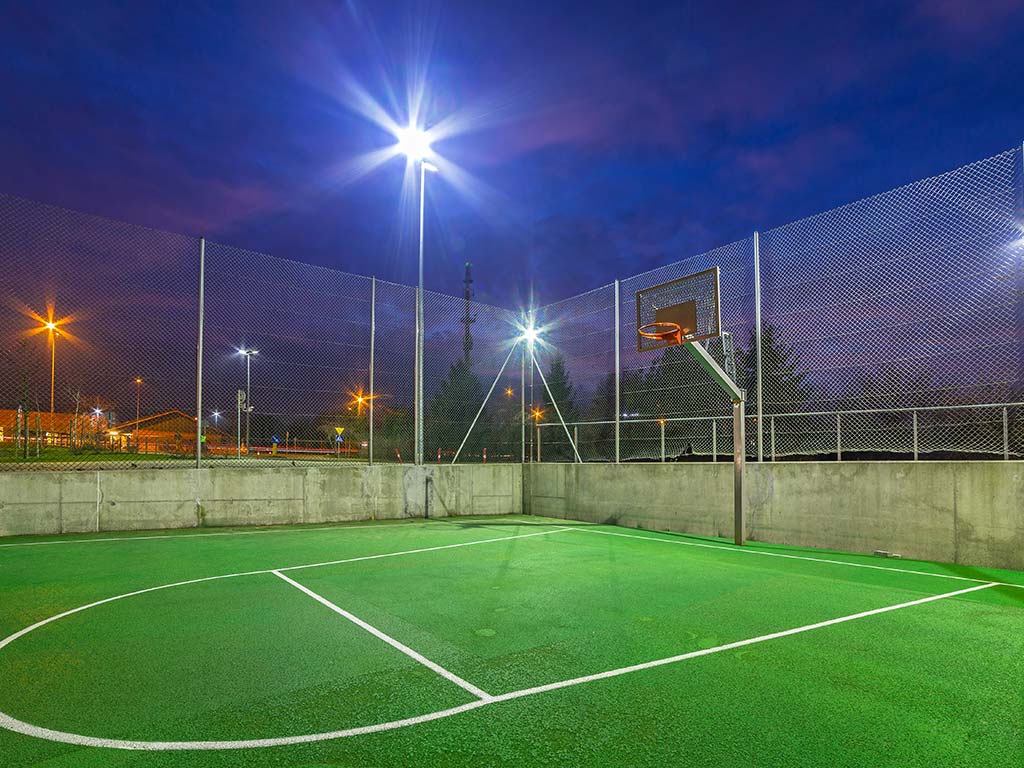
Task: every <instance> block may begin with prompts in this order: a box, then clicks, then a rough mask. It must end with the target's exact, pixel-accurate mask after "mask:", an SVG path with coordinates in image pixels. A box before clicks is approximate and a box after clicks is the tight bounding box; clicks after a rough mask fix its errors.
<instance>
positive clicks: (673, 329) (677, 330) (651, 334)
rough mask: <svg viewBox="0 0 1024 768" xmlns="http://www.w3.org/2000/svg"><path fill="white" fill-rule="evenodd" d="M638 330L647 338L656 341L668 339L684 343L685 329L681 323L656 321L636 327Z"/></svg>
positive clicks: (672, 342)
mask: <svg viewBox="0 0 1024 768" xmlns="http://www.w3.org/2000/svg"><path fill="white" fill-rule="evenodd" d="M636 332H637V333H638V334H640V335H641V336H643V337H644V338H645V339H654V340H655V341H667V342H669V343H671V344H682V343H683V329H682V328H681V327H680V325H679V323H670V322H655V323H647V324H646V325H642V326H640V327H639V328H637V329H636Z"/></svg>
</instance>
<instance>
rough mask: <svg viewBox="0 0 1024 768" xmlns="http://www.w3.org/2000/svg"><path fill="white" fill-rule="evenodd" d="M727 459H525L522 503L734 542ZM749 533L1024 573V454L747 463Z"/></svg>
mask: <svg viewBox="0 0 1024 768" xmlns="http://www.w3.org/2000/svg"><path fill="white" fill-rule="evenodd" d="M732 473H733V468H732V464H731V463H728V462H723V463H720V464H714V463H706V462H703V463H696V462H694V463H675V464H672V463H669V464H618V465H616V464H556V463H550V464H546V463H542V464H531V465H529V470H528V472H527V477H526V482H525V484H524V487H525V488H526V492H525V502H526V508H525V511H526V512H528V513H531V514H535V515H542V516H545V517H556V518H563V519H571V520H580V521H585V522H593V523H609V524H614V525H621V526H626V527H638V528H644V529H647V530H655V531H672V532H676V533H688V534H693V535H699V536H720V537H723V538H731V537H732V530H733V519H732V514H733V511H732ZM746 499H747V530H748V535H749V536H750V538H751V539H752V540H754V541H761V542H767V543H773V544H790V545H794V546H801V547H814V548H819V549H834V550H842V551H847V552H873V551H876V550H884V551H887V552H895V553H899V554H900V555H902V556H904V557H907V558H914V559H921V560H935V561H940V562H947V563H961V564H969V565H975V566H981V567H995V568H1010V569H1016V570H1024V462H1021V461H1003V462H999V461H929V462H903V461H884V462H865V461H858V462H778V463H763V464H758V463H748V464H747V467H746Z"/></svg>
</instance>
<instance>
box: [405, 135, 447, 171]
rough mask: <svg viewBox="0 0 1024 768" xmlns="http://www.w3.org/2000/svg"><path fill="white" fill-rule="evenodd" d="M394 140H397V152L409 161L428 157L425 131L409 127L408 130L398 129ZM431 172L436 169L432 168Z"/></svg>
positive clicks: (429, 153) (427, 142)
mask: <svg viewBox="0 0 1024 768" xmlns="http://www.w3.org/2000/svg"><path fill="white" fill-rule="evenodd" d="M395 138H396V139H398V151H399V152H401V153H402V154H403V155H405V156H406V157H408V158H409V159H410V160H423V159H424V158H425V157H430V155H431V149H430V138H429V137H428V136H427V133H426V131H423V130H421V129H420V128H417V127H416V126H414V125H410V126H409V127H408V128H399V129H398V130H397V131H396V132H395ZM431 170H435V171H436V170H437V169H436V168H432V169H431Z"/></svg>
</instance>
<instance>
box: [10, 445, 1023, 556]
mask: <svg viewBox="0 0 1024 768" xmlns="http://www.w3.org/2000/svg"><path fill="white" fill-rule="evenodd" d="M747 504H748V532H749V535H750V537H751V538H752V539H753V540H755V541H762V542H768V543H777V544H791V545H796V546H803V547H815V548H821V549H836V550H843V551H849V552H871V551H874V550H886V551H889V552H897V553H899V554H901V555H903V556H904V557H908V558H917V559H924V560H936V561H940V562H950V563H961V564H969V565H976V566H984V567H997V568H1011V569H1018V570H1024V462H1020V461H1009V462H997V461H990V462H984V461H955V462H953V461H948V462H947V461H929V462H899V461H893V462H842V463H839V462H778V463H764V464H757V463H750V464H748V465H747ZM428 507H429V513H430V514H431V515H432V516H437V517H450V516H459V515H490V514H493V515H503V514H520V513H524V512H525V513H528V514H535V515H540V516H544V517H554V518H562V519H571V520H579V521H584V522H596V523H612V524H617V525H622V526H627V527H639V528H644V529H648V530H661V531H673V532H678V533H689V534H695V535H701V536H722V537H729V536H731V533H732V465H731V464H729V463H725V462H723V463H720V464H714V463H696V462H695V463H669V464H653V463H652V464H640V463H635V464H620V465H615V464H560V463H541V464H529V465H526V468H525V471H524V468H523V466H522V465H519V464H487V465H480V464H476V465H473V464H463V465H456V466H446V465H442V466H433V465H430V466H424V467H414V466H410V465H375V466H372V467H370V466H366V465H345V466H337V467H238V468H211V469H202V470H196V469H184V468H182V469H147V468H138V469H130V470H109V469H104V470H98V471H62V472H25V473H21V472H10V473H0V536H15V535H49V534H61V533H86V532H97V531H137V530H156V529H167V528H198V527H211V528H216V527H224V526H246V525H252V526H258V525H259V526H262V525H285V524H303V523H305V524H309V523H334V522H348V521H362V520H391V519H402V518H410V517H423V516H424V512H425V510H426V509H427V508H428Z"/></svg>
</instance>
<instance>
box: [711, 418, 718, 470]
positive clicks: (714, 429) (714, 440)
mask: <svg viewBox="0 0 1024 768" xmlns="http://www.w3.org/2000/svg"><path fill="white" fill-rule="evenodd" d="M711 460H712V461H718V422H717V421H715V420H714V419H712V420H711Z"/></svg>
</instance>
